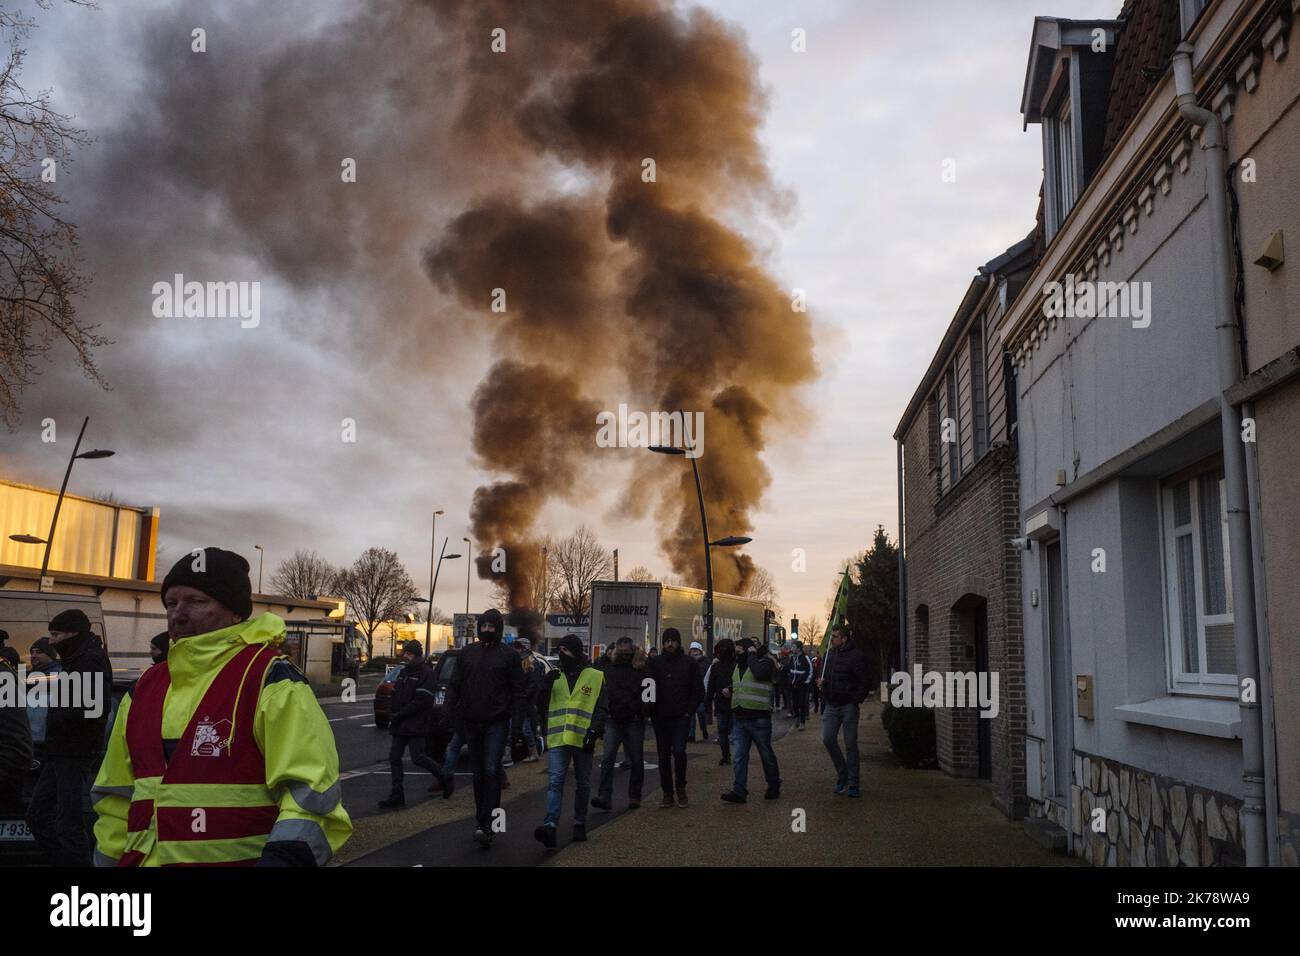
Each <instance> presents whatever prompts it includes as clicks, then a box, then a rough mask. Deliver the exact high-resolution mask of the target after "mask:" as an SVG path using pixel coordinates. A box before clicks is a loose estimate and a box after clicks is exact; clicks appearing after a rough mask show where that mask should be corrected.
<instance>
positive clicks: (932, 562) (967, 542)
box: [894, 235, 1036, 818]
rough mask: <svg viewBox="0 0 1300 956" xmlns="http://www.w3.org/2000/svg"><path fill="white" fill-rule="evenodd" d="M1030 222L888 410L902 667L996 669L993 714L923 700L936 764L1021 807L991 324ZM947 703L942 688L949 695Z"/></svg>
mask: <svg viewBox="0 0 1300 956" xmlns="http://www.w3.org/2000/svg"><path fill="white" fill-rule="evenodd" d="M1035 238H1036V236H1033V235H1031V236H1030V237H1029V238H1027V239H1025V240H1024V241H1022V242H1020V243H1018V244H1017V245H1015V246H1013V247H1012V248H1010V249H1008V250H1007V251H1006V252H1005V253H1003V254H1002V255H1001V256H998V257H997V258H996V259H994V260H992V261H991V262H989V263H987V264H985V265H984V266H983V267H981V268H980V270H979V274H978V275H976V276H975V278H974V279H973V280H972V281H971V284H970V287H969V288H968V290H967V292H966V295H965V297H964V298H963V300H962V302H961V305H960V307H959V308H958V309H957V313H956V315H954V316H953V319H952V322H951V323H950V324H949V326H948V330H947V332H946V334H945V335H944V337H943V340H942V342H941V343H940V345H939V348H938V351H937V352H936V353H935V356H934V358H933V360H932V361H931V362H930V366H929V368H928V369H927V370H926V373H925V377H924V378H923V379H922V380H921V383H920V385H919V386H918V387H917V389H916V392H915V394H914V395H913V396H912V400H911V401H910V402H909V403H908V406H907V410H906V411H905V412H904V414H903V418H902V420H901V421H900V422H899V424H898V429H897V431H896V432H895V433H894V439H895V440H896V441H897V442H899V443H900V445H901V450H902V455H901V458H902V466H901V467H902V475H901V487H900V493H901V494H902V497H903V501H902V510H903V516H904V521H903V531H902V535H901V540H902V548H903V563H904V576H905V608H906V627H907V634H908V639H907V652H908V653H907V661H906V665H907V668H908V669H911V668H913V667H914V666H916V665H919V666H920V667H921V670H922V672H923V673H924V672H930V671H936V672H939V673H944V674H948V673H970V672H976V673H985V674H996V675H997V680H998V684H997V691H998V694H997V697H998V706H997V714H996V716H993V717H991V718H987V717H981V716H980V715H979V709H978V708H977V707H975V706H966V707H953V706H944V707H939V708H937V709H936V710H935V731H936V742H937V749H938V759H939V766H940V768H941V769H942V770H943V771H944V772H945V773H949V774H952V775H954V776H964V777H981V778H984V779H987V780H989V781H990V782H991V784H992V791H993V802H994V804H995V805H996V806H997V807H998V808H999V809H1001V810H1002V812H1003V813H1006V814H1007V815H1008V816H1011V817H1013V818H1019V817H1021V816H1024V814H1025V811H1026V803H1025V761H1024V729H1025V727H1024V724H1025V712H1024V648H1023V642H1022V636H1021V610H1020V556H1019V554H1018V553H1017V552H1016V549H1015V545H1014V544H1013V543H1012V539H1013V538H1015V537H1016V535H1017V534H1018V530H1017V529H1018V527H1019V509H1018V502H1019V497H1018V495H1019V493H1018V487H1017V481H1016V452H1015V431H1016V429H1015V405H1014V389H1013V388H1010V387H1008V370H1007V369H1008V367H1007V362H1006V356H1005V354H1004V349H1003V345H1002V342H1001V340H1000V339H999V338H998V336H997V334H996V329H997V327H998V325H999V323H1000V321H1001V318H1002V315H1003V313H1004V312H1005V310H1006V308H1007V305H1008V303H1010V302H1011V301H1013V300H1014V299H1015V297H1016V294H1017V293H1018V292H1019V291H1020V289H1021V288H1022V287H1023V285H1024V280H1025V277H1026V275H1027V273H1028V271H1029V269H1030V268H1031V267H1032V265H1033V261H1034V257H1035V249H1036V242H1035ZM949 703H951V702H949Z"/></svg>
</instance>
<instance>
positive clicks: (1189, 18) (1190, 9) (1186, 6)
mask: <svg viewBox="0 0 1300 956" xmlns="http://www.w3.org/2000/svg"><path fill="white" fill-rule="evenodd" d="M1180 2H1181V3H1182V15H1183V36H1187V34H1189V33H1191V32H1192V27H1193V26H1194V25H1195V24H1196V21H1197V19H1199V18H1200V16H1201V11H1203V10H1204V9H1205V8H1206V7H1208V6H1209V5H1210V0H1180Z"/></svg>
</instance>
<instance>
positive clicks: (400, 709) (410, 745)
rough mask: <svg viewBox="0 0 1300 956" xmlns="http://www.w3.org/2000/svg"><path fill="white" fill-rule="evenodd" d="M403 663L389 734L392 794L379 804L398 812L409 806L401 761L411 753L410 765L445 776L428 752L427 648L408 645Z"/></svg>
mask: <svg viewBox="0 0 1300 956" xmlns="http://www.w3.org/2000/svg"><path fill="white" fill-rule="evenodd" d="M402 661H403V663H404V664H405V665H406V666H405V667H403V668H402V672H401V673H400V674H398V675H397V680H395V681H394V682H393V696H392V704H391V707H392V715H391V717H390V718H389V724H390V729H389V733H391V734H392V735H393V743H392V746H391V747H389V748H388V765H389V767H390V768H391V769H392V772H393V791H392V793H390V794H389V795H388V798H387V799H385V800H380V801H379V808H380V809H381V810H395V809H398V808H400V807H404V806H406V791H405V790H404V789H403V787H402V757H403V756H404V755H405V754H406V752H407V751H408V750H409V751H410V752H411V763H413V764H415V765H416V766H417V767H423V768H424V769H425V770H427V771H429V773H431V774H433V776H434V777H435V778H436V779H437V780H438V782H439V783H442V781H443V780H444V779H445V776H446V775H445V774H444V773H443V771H442V767H440V766H439V765H438V763H437V761H435V760H434V759H433V758H432V757H430V756H429V755H428V754H427V753H426V752H425V740H426V739H427V738H428V736H429V715H430V714H431V713H432V712H433V700H434V685H433V673H432V672H431V671H430V670H429V668H428V667H426V666H425V665H424V645H423V644H421V643H420V642H419V641H407V642H406V644H405V645H404V646H403V647H402Z"/></svg>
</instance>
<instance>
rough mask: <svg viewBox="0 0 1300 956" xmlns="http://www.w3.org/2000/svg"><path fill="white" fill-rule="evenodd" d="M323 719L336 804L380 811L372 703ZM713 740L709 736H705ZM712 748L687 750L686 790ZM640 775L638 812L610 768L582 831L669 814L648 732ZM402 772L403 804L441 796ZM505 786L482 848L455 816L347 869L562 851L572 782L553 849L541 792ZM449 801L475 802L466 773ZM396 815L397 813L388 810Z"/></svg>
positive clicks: (484, 862)
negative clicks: (600, 799) (606, 799)
mask: <svg viewBox="0 0 1300 956" xmlns="http://www.w3.org/2000/svg"><path fill="white" fill-rule="evenodd" d="M322 706H323V708H324V710H325V716H326V717H327V718H329V720H330V727H331V728H333V730H334V739H335V741H336V744H337V746H338V751H339V768H340V771H341V778H342V782H343V803H344V806H346V807H347V808H348V813H349V814H350V815H351V816H352V818H353V819H363V818H365V817H369V816H374V815H375V814H377V813H381V812H385V811H381V810H380V809H379V807H378V802H379V801H380V800H381V799H383V798H384V797H386V796H387V795H388V793H389V790H390V789H391V784H392V777H391V774H390V771H389V767H388V745H389V741H390V739H391V738H390V737H389V734H388V731H386V730H381V729H379V728H378V727H376V726H374V711H373V706H374V705H373V701H372V700H371V699H368V695H366V694H365V693H363V694H362V695H361V696H360V697H359V699H358V700H357V701H356V702H355V703H352V704H343V703H323V704H322ZM789 726H790V722H789V721H788V720H786V719H785V717H784V716H783V715H781V716H775V717H774V719H773V725H772V737H773V740H779V739H780V738H781V737H782V736H783V735H784V734H785V733H786V731H787V730H788V729H789ZM711 740H712V738H711ZM717 756H718V750H717V749H716V746H711V747H709V748H708V749H707V750H698V751H697V752H695V753H690V754H688V762H687V768H688V770H687V779H688V786H687V790H688V792H690V786H689V779H690V769H689V768H690V767H691V766H693V765H695V763H696V762H697V761H701V760H710V761H716V760H717ZM645 759H646V774H645V786H644V788H643V789H644V792H643V794H642V798H641V799H642V805H641V808H640V809H638V810H629V809H628V807H627V771H626V770H620V771H616V776H615V778H614V801H613V802H614V808H613V810H612V811H611V812H609V813H603V812H601V811H599V810H596V809H595V808H594V807H593V808H591V809H590V810H589V811H588V814H587V829H588V831H589V832H590V831H594V830H596V829H597V828H599V827H601V826H603V825H605V824H606V823H609V822H611V821H613V820H616V819H618V818H619V817H620V816H622V815H623V814H626V813H661V812H662V813H668V812H670V811H668V810H661V809H660V808H659V800H660V792H659V771H658V763H659V761H658V756H657V754H656V753H655V750H654V735H653V733H647V739H646V754H645ZM750 761H751V768H750V775H751V777H752V776H753V775H754V774H755V772H759V768H758V754H757V752H751V754H750ZM545 767H546V763H545V760H544V759H543V760H541V761H538V762H536V763H524V764H517V765H515V766H514V767H512V768H510V769H509V770H508V771H507V773H508V775H509V776H510V777H511V779H512V780H513V779H515V777H516V776H517V775H519V774H541V773H543V772H544V771H545ZM404 772H405V774H406V776H407V778H408V779H407V781H406V786H405V791H406V800H407V804H408V806H411V805H414V804H416V803H420V802H423V801H425V800H441V799H443V798H442V796H441V794H438V795H430V794H428V793H426V792H425V791H426V788H427V787H428V785H429V783H430V782H431V779H432V778H431V777H430V775H429V774H428V773H427V772H426V771H423V770H416V769H414V767H413V766H412V764H411V763H410V760H409V758H408V759H407V762H406V767H405V771H404ZM599 772H600V771H599V764H598V763H597V766H596V767H594V768H593V774H592V775H593V778H595V779H593V780H592V790H593V795H594V791H595V787H596V784H597V782H598V778H599ZM511 793H512V791H511V790H506V791H505V793H504V794H503V796H504V801H503V806H504V808H505V811H506V826H507V832H506V833H501V834H497V836H496V840H495V842H494V844H493V846H492V848H491V849H489V850H484V849H483V848H481V847H480V846H478V844H476V843H475V842H474V840H473V831H474V823H473V820H472V819H460V820H455V821H452V822H449V823H444V824H441V825H438V826H434V827H430V828H428V829H425V830H421V831H419V832H416V833H412V834H409V835H407V836H406V837H404V838H403V839H401V840H399V841H397V842H394V843H391V844H389V845H388V846H385V847H383V848H382V849H379V850H376V851H374V852H372V853H369V854H367V855H366V856H363V857H361V858H360V859H358V860H354V861H353V862H351V863H349V864H347V865H349V866H536V865H537V864H539V863H543V862H546V861H547V860H548V859H550V858H553V857H554V855H555V854H556V853H561V852H563V850H564V847H565V846H566V845H567V844H568V843H569V840H570V837H571V831H572V823H573V782H572V780H569V781H567V783H566V786H565V805H564V810H563V813H562V815H561V818H560V827H559V829H558V831H557V835H558V837H559V847H558V848H557V849H556V850H551V851H548V850H546V849H545V848H544V847H542V845H541V844H540V843H538V842H537V841H536V840H534V839H533V829H534V828H535V827H536V826H537V825H538V824H540V823H541V822H542V819H543V818H544V817H545V815H546V789H545V787H542V788H541V789H530V790H529V791H528V792H523V793H520V794H519V795H518V796H512V795H511ZM691 796H692V799H693V800H702V799H712V800H716V799H717V794H715V793H712V792H708V793H704V792H697V793H692V794H691ZM452 799H453V800H467V801H470V803H471V805H472V801H473V799H474V795H473V789H472V784H471V775H470V773H469V771H467V770H459V771H457V774H456V794H455V796H453V798H452ZM392 812H398V813H400V812H402V811H392Z"/></svg>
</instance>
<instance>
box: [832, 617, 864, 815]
mask: <svg viewBox="0 0 1300 956" xmlns="http://www.w3.org/2000/svg"><path fill="white" fill-rule="evenodd" d="M821 689H822V696H823V698H824V699H825V701H826V705H825V708H826V709H825V710H824V711H823V712H822V743H823V744H824V745H825V746H826V752H827V753H829V754H830V755H831V762H832V763H834V764H835V774H836V778H835V792H836V793H837V794H841V793H844V792H845V791H848V795H849V796H850V797H856V796H858V795H859V792H860V791H859V789H858V785H859V782H860V781H859V779H858V762H859V757H858V712H859V711H858V708H859V705H860V704H861V703H862V702H863V701H864V700H866V699H867V657H866V655H865V654H863V653H862V651H861V650H860V649H859V648H857V647H855V646H853V645H852V644H851V643H850V642H849V637H848V631H847V629H846V628H845V627H844V626H843V625H841V626H838V627H835V628H833V629H832V630H831V649H830V652H829V653H828V654H827V655H826V663H825V664H824V665H823V666H822V677H821ZM841 728H843V731H844V751H841V750H840V745H839V739H838V738H839V734H840V730H841ZM845 752H847V755H846V753H845Z"/></svg>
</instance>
